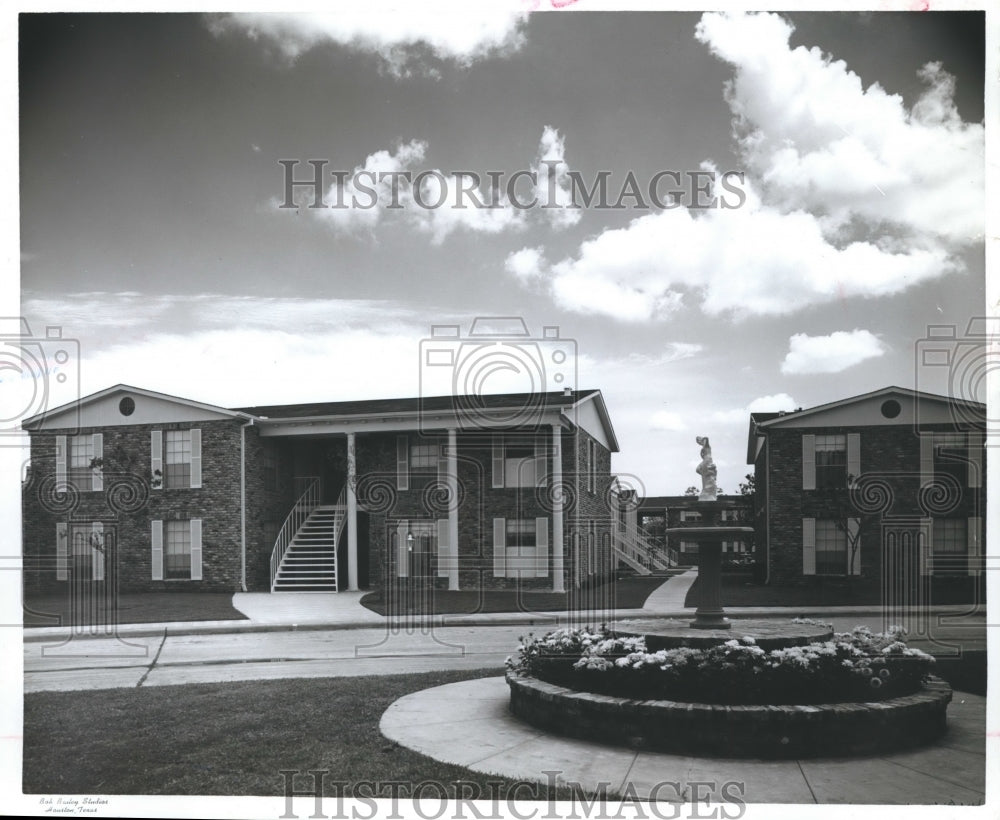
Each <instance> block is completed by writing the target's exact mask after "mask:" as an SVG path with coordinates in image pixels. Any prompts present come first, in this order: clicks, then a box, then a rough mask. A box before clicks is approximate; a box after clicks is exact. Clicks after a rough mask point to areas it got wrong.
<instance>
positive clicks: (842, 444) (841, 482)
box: [816, 435, 847, 489]
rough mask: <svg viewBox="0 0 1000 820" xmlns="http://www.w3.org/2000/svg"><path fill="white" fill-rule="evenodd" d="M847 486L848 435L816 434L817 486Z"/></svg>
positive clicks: (826, 487)
mask: <svg viewBox="0 0 1000 820" xmlns="http://www.w3.org/2000/svg"><path fill="white" fill-rule="evenodd" d="M846 486H847V436H843V435H839V436H838V435H835V436H816V488H817V489H829V488H834V487H846Z"/></svg>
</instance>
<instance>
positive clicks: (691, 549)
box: [681, 541, 698, 555]
mask: <svg viewBox="0 0 1000 820" xmlns="http://www.w3.org/2000/svg"><path fill="white" fill-rule="evenodd" d="M681 552H686V553H688V554H689V555H697V554H698V542H697V541H681Z"/></svg>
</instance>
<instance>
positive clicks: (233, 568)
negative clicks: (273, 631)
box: [22, 385, 618, 591]
mask: <svg viewBox="0 0 1000 820" xmlns="http://www.w3.org/2000/svg"><path fill="white" fill-rule="evenodd" d="M24 428H25V429H26V430H27V431H28V432H29V433H30V437H31V466H30V471H29V477H28V479H27V481H26V483H25V485H24V490H23V505H22V507H23V521H24V556H25V567H26V573H25V574H26V585H27V586H28V588H30V589H47V590H52V589H58V588H60V586H61V585H65V584H67V583H68V582H70V581H72V580H74V579H76V580H80V579H85V580H86V581H87V582H93V581H96V582H101V581H108V580H113V581H114V582H115V583H116V584H117V587H118V588H119V589H120V590H123V591H139V590H160V591H162V590H188V591H193V590H216V591H238V590H251V591H254V590H256V591H264V590H272V591H279V590H284V589H300V590H312V591H337V590H341V589H351V590H354V589H359V588H362V587H369V586H371V587H380V586H385V585H386V584H387V583H388V582H389V581H390V580H391V579H394V578H411V579H412V578H421V579H424V580H425V581H426V582H427V583H428V584H431V585H434V586H437V587H439V588H444V589H452V590H455V589H481V588H512V587H521V588H526V589H546V590H553V591H564V590H565V589H566V587H567V585H570V586H572V585H573V584H575V583H578V581H579V579H580V578H585V577H587V576H589V575H593V574H595V573H601V574H606V573H608V572H610V568H611V566H612V564H613V560H614V559H613V555H612V549H611V535H610V532H611V527H612V523H613V522H612V517H611V507H610V505H611V504H612V503H613V500H612V498H613V496H612V493H611V488H612V480H611V473H610V470H611V453H612V452H617V450H618V444H617V440H616V438H615V434H614V430H613V428H612V426H611V421H610V418H609V416H608V412H607V408H606V407H605V404H604V399H603V397H602V396H601V393H600V391H598V390H580V391H573V390H565V391H563V392H554V393H541V394H505V395H492V396H443V397H431V398H403V399H385V400H370V401H353V402H326V403H318V404H295V405H275V406H266V407H265V406H260V407H244V408H238V409H231V408H223V407H216V406H213V405H209V404H204V403H200V402H196V401H191V400H188V399H183V398H179V397H176V396H170V395H166V394H162V393H155V392H152V391H149V390H143V389H140V388H135V387H129V386H126V385H118V386H115V387H112V388H109V389H107V390H103V391H101V392H99V393H95V394H93V395H91V396H88V397H86V398H83V399H81V400H80V401H78V402H74V403H72V404H70V405H65V406H63V407H60V408H56V409H54V410H50V411H48V412H46V413H44V414H41V415H39V416H36V417H34V418H32V419H29V420H28V421H26V422H25V423H24Z"/></svg>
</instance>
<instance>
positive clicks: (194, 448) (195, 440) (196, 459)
mask: <svg viewBox="0 0 1000 820" xmlns="http://www.w3.org/2000/svg"><path fill="white" fill-rule="evenodd" d="M200 486H201V428H199V427H194V428H192V430H191V487H192V488H194V489H197V488H198V487H200Z"/></svg>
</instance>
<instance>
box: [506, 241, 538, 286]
mask: <svg viewBox="0 0 1000 820" xmlns="http://www.w3.org/2000/svg"><path fill="white" fill-rule="evenodd" d="M543 262H544V260H543V259H542V249H541V248H521V250H519V251H514V252H513V253H511V254H509V255H508V256H507V259H506V260H505V261H504V268H505V269H506V270H507V272H508V273H512V274H514V276H516V277H517V278H518V279H520V280H522V281H524V282H530V281H532V280H534V279H537V278H538V277H539V276H540V275H541V269H542V264H543Z"/></svg>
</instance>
